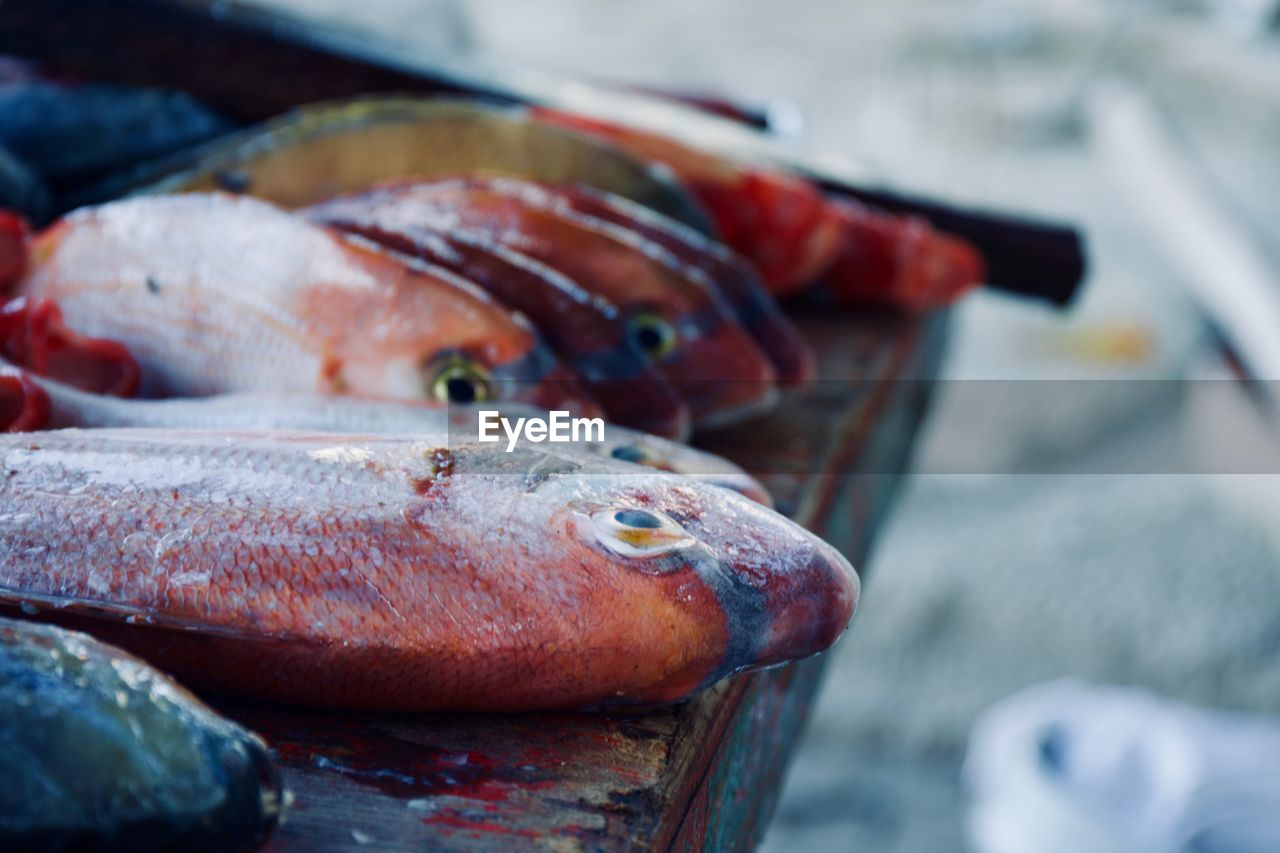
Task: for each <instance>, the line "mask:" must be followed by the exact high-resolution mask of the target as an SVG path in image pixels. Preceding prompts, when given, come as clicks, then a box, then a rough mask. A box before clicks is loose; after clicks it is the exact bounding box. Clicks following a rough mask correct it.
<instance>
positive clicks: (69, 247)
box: [17, 194, 596, 413]
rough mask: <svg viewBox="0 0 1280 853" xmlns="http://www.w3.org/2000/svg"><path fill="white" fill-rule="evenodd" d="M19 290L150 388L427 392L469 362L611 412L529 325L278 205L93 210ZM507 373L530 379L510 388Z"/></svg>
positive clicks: (178, 201)
mask: <svg viewBox="0 0 1280 853" xmlns="http://www.w3.org/2000/svg"><path fill="white" fill-rule="evenodd" d="M31 255H32V259H33V264H32V268H31V270H30V271H29V272H28V273H27V275H26V276H24V278H23V279H22V280H21V281H20V282H19V284H18V288H17V292H18V293H19V294H22V295H27V296H32V297H49V298H52V299H54V300H55V301H57V302H58V303H59V304H60V306H61V307H62V309H63V312H64V315H65V317H66V320H67V323H68V324H69V325H70V326H72V327H76V328H80V329H93V330H94V332H93V334H95V335H98V336H101V337H105V338H109V339H112V340H115V341H119V342H120V343H122V344H124V345H125V346H126V347H127V348H128V349H129V350H130V351H131V352H132V353H133V354H134V355H135V357H136V358H137V359H138V361H139V364H140V367H141V368H142V374H143V384H144V390H145V391H146V392H147V393H149V394H165V395H178V396H185V395H190V394H208V393H214V392H221V391H245V390H286V389H288V390H325V391H339V392H348V391H355V392H360V393H364V394H381V395H385V396H392V397H399V398H407V399H422V398H424V397H425V396H428V395H429V394H430V393H431V391H430V386H431V381H432V377H433V376H434V371H435V370H437V369H439V366H440V365H441V364H442V363H443V362H444V361H445V360H447V359H449V358H456V357H458V356H459V354H464V353H465V356H466V358H468V359H470V360H472V361H475V362H477V363H478V365H479V367H480V368H481V369H483V370H484V371H486V372H488V373H491V374H494V376H495V377H497V376H498V375H499V374H500V375H501V377H502V378H503V380H504V381H503V382H496V383H495V392H502V393H506V394H507V395H508V396H510V398H512V399H521V400H525V401H527V402H534V403H541V404H543V405H548V406H553V405H554V406H560V407H563V408H570V409H575V410H582V411H590V412H593V413H594V411H595V410H596V409H595V407H594V405H593V404H592V403H591V400H590V395H589V394H588V393H586V392H585V391H584V390H583V389H582V388H581V386H580V384H579V383H578V382H577V381H576V379H575V378H574V377H573V375H572V374H571V373H570V372H569V371H567V370H566V369H565V368H564V367H563V366H562V365H560V364H559V363H558V362H557V361H556V360H555V358H554V356H552V355H551V353H550V352H549V351H547V350H546V348H545V347H544V346H543V345H542V343H541V341H540V340H539V338H538V336H537V333H536V332H535V331H534V330H533V328H532V327H531V326H530V325H529V324H528V322H527V321H525V320H524V319H523V318H522V317H520V316H519V315H517V314H513V313H512V312H510V311H509V310H508V309H507V308H506V307H505V306H503V305H500V304H499V303H497V302H495V301H494V300H492V299H491V298H489V297H488V295H487V294H485V293H484V292H483V291H481V290H479V289H478V288H476V287H474V286H472V285H470V284H469V283H467V282H465V281H463V280H461V279H459V278H458V277H457V276H454V275H453V274H451V273H449V272H447V271H445V270H440V269H437V268H432V267H430V266H428V265H426V264H421V263H417V262H407V261H401V260H397V259H394V258H392V257H390V256H388V255H386V254H385V253H383V252H381V251H379V250H377V249H375V248H374V247H372V246H371V245H370V244H367V243H364V242H362V241H359V240H358V239H356V238H351V239H347V238H343V237H340V236H338V235H336V234H334V233H331V232H329V231H328V230H326V229H324V228H320V227H317V226H314V225H311V224H309V223H307V222H305V221H303V220H301V219H299V218H297V217H295V216H292V215H291V214H289V213H287V212H285V211H283V210H280V209H278V208H276V207H274V206H272V205H270V204H268V203H266V202H262V201H258V200H255V199H250V198H241V197H234V196H228V195H221V194H210V195H196V194H192V195H184V196H170V197H149V198H135V199H126V200H124V201H118V202H113V203H110V204H106V205H102V206H99V207H91V208H84V209H82V210H79V211H77V212H75V213H73V214H70V215H69V216H67V217H65V218H64V219H62V220H60V221H59V222H58V223H55V224H54V225H53V226H51V227H50V228H48V229H47V230H45V231H44V232H42V233H41V234H40V235H39V237H37V238H36V240H35V242H34V244H33V246H32V250H31ZM505 380H523V381H516V382H510V383H506V382H505Z"/></svg>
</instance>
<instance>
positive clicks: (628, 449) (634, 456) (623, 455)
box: [609, 444, 649, 465]
mask: <svg viewBox="0 0 1280 853" xmlns="http://www.w3.org/2000/svg"><path fill="white" fill-rule="evenodd" d="M609 455H610V456H612V457H613V458H614V459H620V460H622V461H623V462H634V463H636V464H638V465H642V464H644V462H645V460H647V459H648V458H649V457H648V456H646V455H645V452H644V451H643V450H641V449H640V448H638V447H636V446H635V445H631V444H620V445H618V446H617V447H615V448H614V449H613V452H611V453H610V454H609Z"/></svg>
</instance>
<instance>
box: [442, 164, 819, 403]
mask: <svg viewBox="0 0 1280 853" xmlns="http://www.w3.org/2000/svg"><path fill="white" fill-rule="evenodd" d="M467 182H468V184H470V185H473V186H480V187H483V188H486V189H491V190H493V191H494V192H498V193H502V194H503V195H508V196H513V197H516V198H520V199H522V200H523V201H525V202H526V203H528V204H536V205H538V206H540V207H544V208H546V207H551V208H555V207H562V208H564V209H566V210H569V211H573V212H574V213H579V214H582V215H584V216H589V217H593V218H595V219H599V220H602V221H604V222H608V223H610V224H611V225H616V226H618V227H620V228H625V229H627V230H629V231H631V232H632V233H634V234H636V235H638V236H640V237H642V238H644V239H645V240H648V241H650V242H652V243H655V244H657V245H658V246H660V247H661V248H662V249H663V250H665V251H667V252H669V253H670V254H671V255H672V257H674V258H675V259H676V261H677V262H679V263H680V264H682V265H683V266H685V267H687V268H689V269H695V270H698V271H700V272H701V273H703V274H704V275H706V276H707V278H708V279H710V281H711V283H712V284H713V285H714V286H715V287H716V289H717V290H719V291H720V294H721V295H722V296H724V298H725V299H726V300H727V301H728V303H729V305H730V306H731V307H732V308H733V311H734V317H735V318H736V319H737V320H738V322H739V323H740V324H741V325H742V327H743V328H744V329H746V330H747V331H748V332H750V333H751V336H752V337H753V338H754V339H755V341H756V343H758V344H759V345H760V347H761V349H763V350H764V351H765V353H766V354H767V355H768V356H769V358H770V359H771V360H772V361H773V366H774V369H775V370H776V371H777V374H778V384H779V386H780V387H782V388H784V389H794V388H803V387H804V386H806V385H807V384H808V383H809V382H811V381H812V380H813V377H814V373H815V371H816V360H815V355H814V352H813V349H812V347H810V346H809V344H808V342H807V341H805V339H804V336H803V335H802V334H801V333H800V330H799V329H797V328H796V326H795V324H794V323H792V322H791V320H790V319H788V317H787V315H786V314H784V313H783V312H782V309H781V308H780V307H779V306H778V303H777V302H775V301H774V299H773V296H772V294H770V293H769V291H768V290H767V289H766V288H765V286H764V283H763V282H762V281H761V280H760V275H759V273H757V272H756V270H755V268H754V267H752V266H751V264H750V263H748V262H747V261H746V260H745V259H744V258H742V257H741V256H740V255H738V254H737V253H736V252H734V251H733V250H731V249H729V248H728V247H727V246H725V245H724V244H723V243H720V242H719V241H716V240H712V239H710V238H708V237H707V236H706V235H705V234H703V233H701V232H699V231H697V230H696V229H693V228H690V227H689V226H687V225H685V224H683V223H681V222H678V221H677V220H675V219H672V218H670V217H668V216H663V215H662V214H660V213H658V212H656V211H654V210H651V209H649V208H647V207H645V206H644V205H642V204H637V203H636V202H634V201H631V200H629V199H627V198H624V197H623V196H620V195H616V194H613V193H608V192H603V191H601V190H597V189H594V188H592V187H589V186H584V185H581V184H579V185H576V186H552V185H550V184H539V183H535V182H533V181H527V180H520V179H515V178H503V177H494V176H469V177H468V178H467Z"/></svg>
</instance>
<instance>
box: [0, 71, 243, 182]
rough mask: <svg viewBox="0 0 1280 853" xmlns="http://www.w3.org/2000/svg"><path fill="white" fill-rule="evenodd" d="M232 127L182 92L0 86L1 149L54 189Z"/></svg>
mask: <svg viewBox="0 0 1280 853" xmlns="http://www.w3.org/2000/svg"><path fill="white" fill-rule="evenodd" d="M231 127H232V125H231V124H230V123H229V122H227V121H226V120H225V119H223V118H222V117H220V116H218V115H217V114H215V113H214V112H213V111H211V110H209V109H207V108H206V107H204V106H203V105H201V104H199V103H198V102H196V101H195V99H193V98H192V97H191V96H190V95H186V94H183V93H181V92H170V91H166V90H163V89H143V88H138V87H133V86H117V85H113V84H106V83H80V84H63V83H53V82H49V81H46V80H25V81H18V82H11V83H8V84H6V85H0V145H2V146H4V147H5V148H6V149H8V150H9V151H10V152H11V153H12V154H13V155H14V156H15V157H17V158H18V159H19V160H21V161H22V162H24V163H26V164H27V165H29V166H30V167H31V168H32V169H34V170H35V171H36V172H38V173H39V174H41V175H43V176H44V177H45V178H46V179H48V180H50V181H51V182H54V183H63V184H65V183H69V182H73V181H79V180H84V179H86V178H89V177H93V176H97V175H101V174H104V173H106V172H110V171H113V170H116V169H121V168H124V167H126V166H131V165H133V164H135V163H139V162H141V161H143V160H148V159H150V158H153V157H158V156H160V155H163V154H167V153H169V152H171V151H176V150H178V149H180V148H185V147H187V146H189V145H193V144H195V143H197V142H203V141H205V140H207V139H211V138H213V137H214V136H217V135H219V134H221V133H225V132H227V131H229V130H230V129H231Z"/></svg>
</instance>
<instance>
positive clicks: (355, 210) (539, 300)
mask: <svg viewBox="0 0 1280 853" xmlns="http://www.w3.org/2000/svg"><path fill="white" fill-rule="evenodd" d="M401 208H402V202H401V200H400V199H399V198H398V197H397V196H396V195H395V194H394V193H388V192H386V191H384V190H382V189H374V190H370V191H368V192H357V193H352V194H349V195H344V196H339V197H337V198H334V199H331V200H329V201H328V202H324V203H321V204H318V205H315V206H313V207H311V208H308V209H307V210H305V211H304V215H306V216H307V217H308V218H309V219H311V220H313V221H315V222H320V223H324V224H327V225H330V226H332V227H335V228H337V229H339V230H342V231H344V232H348V233H353V234H358V235H360V236H362V237H365V238H368V239H369V240H372V241H373V242H375V243H378V244H379V245H381V246H384V247H386V248H388V249H390V250H393V251H396V252H399V253H402V254H405V255H407V256H409V257H415V258H419V259H421V260H423V261H426V262H428V263H432V264H438V265H440V266H443V267H446V268H448V269H450V270H452V271H453V272H456V273H458V274H459V275H463V276H465V277H466V278H467V279H468V280H470V281H474V282H475V283H476V284H478V285H479V286H480V287H482V288H484V289H485V290H486V291H487V292H489V293H490V294H492V295H493V296H494V298H496V299H498V300H499V301H501V302H503V303H505V304H507V305H510V306H512V307H514V308H516V309H518V310H520V311H522V312H523V313H524V314H525V315H526V316H528V317H530V318H531V319H532V320H533V321H534V322H535V323H537V324H538V327H539V330H540V331H541V332H542V334H543V336H544V337H545V338H546V340H547V341H548V343H549V344H550V345H551V346H552V348H553V349H554V350H555V352H556V354H557V355H558V356H560V357H561V358H562V359H564V361H565V363H566V366H568V367H572V368H574V369H575V370H576V372H577V373H578V375H579V376H580V377H581V378H582V379H583V381H584V383H585V384H586V386H587V388H588V390H589V391H590V393H591V394H592V395H593V396H594V397H595V399H596V400H597V401H599V403H600V404H601V406H603V407H604V409H605V411H606V413H607V414H608V415H609V418H610V419H611V420H613V421H615V422H617V423H620V424H624V425H626V426H630V427H634V428H636V429H642V430H645V431H646V432H651V433H653V434H655V435H662V436H666V437H670V438H684V437H686V436H687V435H688V431H689V409H688V406H686V405H685V404H684V403H683V402H682V401H681V399H680V398H679V396H678V395H677V394H676V391H675V389H674V388H672V387H671V384H670V383H669V382H667V380H666V379H665V378H664V377H663V375H662V374H661V372H659V370H658V369H657V367H656V366H655V365H653V364H652V363H651V362H650V361H649V360H648V359H647V358H645V356H644V355H643V354H642V353H640V352H638V351H636V350H634V349H633V348H632V346H631V344H630V341H629V340H628V338H627V332H626V328H625V323H624V322H623V320H622V318H621V317H619V316H618V314H619V312H618V309H617V306H615V305H613V304H612V303H609V302H607V301H605V300H604V299H603V297H600V296H598V295H595V296H593V295H591V294H589V293H588V292H586V291H584V290H583V289H582V287H581V286H580V285H579V284H578V283H577V282H575V281H573V280H571V279H569V278H567V277H566V276H564V275H562V274H561V273H559V272H557V271H556V270H554V269H551V268H550V267H548V266H546V265H545V264H541V263H539V262H538V261H536V260H534V259H533V258H530V257H528V256H526V255H524V254H523V253H520V252H518V251H516V250H515V249H512V248H510V247H508V246H503V245H502V244H501V243H498V242H496V241H492V240H489V239H488V238H486V237H483V236H480V235H469V234H466V233H460V232H456V231H455V232H450V231H449V230H448V229H443V228H438V227H432V222H431V221H429V220H422V219H417V220H414V221H413V222H411V223H410V222H406V221H405V219H404V217H403V216H401V215H400V214H401V212H402V210H401Z"/></svg>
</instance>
